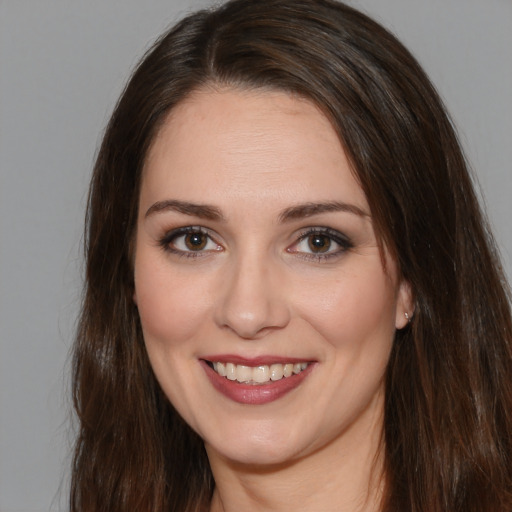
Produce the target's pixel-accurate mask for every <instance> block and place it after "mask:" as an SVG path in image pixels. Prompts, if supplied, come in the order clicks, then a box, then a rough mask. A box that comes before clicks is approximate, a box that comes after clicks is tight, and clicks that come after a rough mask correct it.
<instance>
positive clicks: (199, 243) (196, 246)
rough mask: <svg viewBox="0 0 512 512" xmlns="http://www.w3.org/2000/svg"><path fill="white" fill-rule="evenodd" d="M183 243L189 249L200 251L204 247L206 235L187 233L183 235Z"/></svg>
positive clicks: (206, 240)
mask: <svg viewBox="0 0 512 512" xmlns="http://www.w3.org/2000/svg"><path fill="white" fill-rule="evenodd" d="M184 241H185V245H186V246H187V249H189V250H191V251H200V250H201V249H204V248H205V247H206V244H207V242H208V236H207V235H205V234H204V233H188V234H187V235H185V240H184Z"/></svg>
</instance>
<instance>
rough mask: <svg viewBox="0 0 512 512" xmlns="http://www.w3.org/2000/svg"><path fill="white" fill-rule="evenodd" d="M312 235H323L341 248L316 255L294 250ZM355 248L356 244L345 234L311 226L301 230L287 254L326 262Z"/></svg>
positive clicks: (325, 227)
mask: <svg viewBox="0 0 512 512" xmlns="http://www.w3.org/2000/svg"><path fill="white" fill-rule="evenodd" d="M312 235H322V236H326V237H328V238H329V239H330V240H331V241H333V242H334V243H335V244H337V245H338V246H339V248H338V249H336V250H334V251H328V252H325V253H314V252H305V251H298V250H293V247H296V246H297V245H299V244H300V243H301V242H303V241H304V240H305V239H306V238H308V237H309V236H312ZM352 247H354V244H353V243H352V241H351V240H350V238H349V237H348V236H347V235H345V234H344V233H342V232H340V231H338V230H336V229H332V228H329V227H327V226H311V227H307V228H304V229H302V230H301V232H300V233H299V234H298V238H297V240H296V241H295V242H294V243H293V244H292V245H291V246H290V247H288V249H287V252H290V253H292V254H296V255H297V256H300V257H301V258H304V259H308V260H311V259H313V260H316V261H321V260H326V259H329V258H334V257H339V256H341V255H343V254H344V253H345V252H346V251H348V250H349V249H351V248H352Z"/></svg>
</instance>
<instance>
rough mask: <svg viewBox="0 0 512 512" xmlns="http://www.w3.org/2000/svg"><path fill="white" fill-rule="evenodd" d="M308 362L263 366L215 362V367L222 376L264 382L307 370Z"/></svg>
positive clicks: (251, 381) (241, 380)
mask: <svg viewBox="0 0 512 512" xmlns="http://www.w3.org/2000/svg"><path fill="white" fill-rule="evenodd" d="M307 366H308V363H295V364H294V363H287V364H278V363H276V364H271V365H270V366H269V365H266V364H265V365H262V366H244V365H241V364H234V363H221V362H215V363H213V369H214V370H215V371H216V372H217V373H218V374H219V375H220V376H222V377H227V378H228V379H229V380H236V381H238V382H244V383H255V384H263V383H265V382H269V381H271V380H273V381H274V380H280V379H282V378H285V377H290V376H291V375H293V374H295V373H300V372H301V371H302V370H305V369H306V368H307Z"/></svg>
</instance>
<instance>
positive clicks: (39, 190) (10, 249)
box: [0, 0, 512, 512]
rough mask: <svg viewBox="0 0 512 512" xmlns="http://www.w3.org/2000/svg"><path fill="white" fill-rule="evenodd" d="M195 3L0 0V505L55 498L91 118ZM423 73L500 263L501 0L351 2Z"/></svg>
mask: <svg viewBox="0 0 512 512" xmlns="http://www.w3.org/2000/svg"><path fill="white" fill-rule="evenodd" d="M208 3H209V2H207V1H206V0H203V1H201V0H197V1H196V0H194V1H189V2H187V1H184V0H182V1H179V0H145V1H141V0H119V1H114V0H110V1H106V0H88V1H87V2H81V1H79V0H75V1H71V0H0V336H1V338H0V343H1V345H0V351H1V353H0V406H1V410H0V511H1V512H14V511H16V512H21V511H23V512H43V511H48V510H66V509H67V504H66V499H67V496H66V493H67V485H68V472H69V458H70V446H71V440H72V437H73V435H72V424H71V422H70V417H71V413H70V403H69V402H70V401H69V361H68V357H69V356H68V354H69V348H70V344H71V340H72V338H73V330H74V323H75V318H76V313H77V307H78V304H79V297H80V287H81V262H82V256H81V229H82V219H83V213H84V206H85V197H86V190H87V185H88V179H89V175H90V171H91V167H92V163H93V159H94V156H95V152H96V149H97V147H98V143H99V141H100V138H101V133H102V130H103V128H104V126H105V123H106V121H107V119H108V116H109V113H110V112H111V110H112V107H113V104H114V102H115V101H116V98H117V96H118V94H119V92H120V90H121V88H122V86H123V84H124V82H125V80H126V78H127V76H128V74H129V71H130V69H132V68H133V66H134V65H135V63H136V62H137V60H138V58H139V57H140V56H141V55H142V54H143V52H144V50H145V49H147V48H148V45H149V44H150V43H151V42H152V41H153V40H154V39H155V37H156V36H157V35H158V34H159V33H160V32H161V31H162V30H163V29H164V28H165V27H166V26H168V25H169V24H170V23H172V22H174V21H176V20H177V19H178V18H180V17H182V16H183V15H184V14H185V13H187V12H188V11H190V10H193V9H194V8H196V7H199V6H202V5H207V4H208ZM351 3H352V4H353V5H355V6H357V7H359V8H361V9H363V10H365V11H366V12H368V13H369V14H370V15H372V16H374V17H375V18H376V19H377V20H379V21H381V22H382V23H383V24H384V25H385V26H387V27H388V28H390V29H391V30H392V31H394V32H395V33H396V34H397V35H398V36H399V38H400V39H402V41H403V42H405V44H406V46H408V47H409V48H410V49H411V50H412V52H413V53H414V54H415V55H416V56H417V58H418V59H419V60H420V62H421V63H422V64H423V66H424V67H425V68H426V70H427V72H428V73H429V74H430V76H431V78H432V80H433V81H434V83H435V84H436V85H437V87H438V89H439V91H440V93H441V95H442V97H443V98H444V100H445V102H446V104H447V105H448V108H449V110H450V112H451V113H452V116H453V118H454V120H455V123H456V125H457V127H458V130H459V133H460V137H461V140H462V143H463V145H464V147H465V150H466V152H467V155H468V157H469V160H470V162H471V164H472V167H473V169H474V172H475V174H476V176H477V179H478V181H479V182H480V184H481V187H482V191H483V196H484V197H485V201H486V203H487V208H488V213H489V216H490V219H491V223H492V225H493V227H494V229H495V233H496V237H497V239H498V242H499V244H500V247H501V250H502V254H503V260H504V265H505V268H506V270H507V272H508V274H509V275H512V233H511V229H510V223H511V217H512V206H511V201H510V196H511V195H512V172H511V162H512V94H511V92H512V30H511V29H510V27H511V26H512V2H511V0H485V1H484V0H352V2H351Z"/></svg>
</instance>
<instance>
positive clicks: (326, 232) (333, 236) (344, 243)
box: [158, 226, 353, 262]
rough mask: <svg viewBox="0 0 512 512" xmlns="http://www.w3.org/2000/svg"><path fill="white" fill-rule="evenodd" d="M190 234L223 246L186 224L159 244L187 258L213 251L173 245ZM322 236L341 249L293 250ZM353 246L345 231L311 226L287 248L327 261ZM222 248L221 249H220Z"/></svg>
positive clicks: (302, 256)
mask: <svg viewBox="0 0 512 512" xmlns="http://www.w3.org/2000/svg"><path fill="white" fill-rule="evenodd" d="M188 234H198V235H203V236H206V237H207V238H208V240H207V242H206V244H208V243H209V242H213V243H214V244H216V245H217V247H219V248H220V247H221V246H220V244H218V243H217V242H215V240H214V239H213V237H212V236H211V233H210V232H209V231H208V230H206V229H205V228H203V227H201V226H186V227H181V228H178V229H173V230H172V231H170V232H168V233H166V234H165V235H164V236H163V237H162V238H161V239H160V240H159V241H158V245H159V246H160V247H161V248H162V249H163V250H164V251H165V252H168V253H171V254H175V255H177V256H179V257H185V258H198V257H203V256H206V255H207V254H208V253H209V252H211V251H212V249H208V250H206V251H205V250H202V248H201V249H200V250H198V251H193V250H190V251H187V250H182V249H177V248H176V247H173V243H176V240H177V239H179V238H180V237H184V236H185V235H188ZM314 235H316V236H322V237H326V238H327V239H328V240H329V242H334V243H335V244H337V245H338V246H339V249H336V250H334V251H331V250H330V247H329V248H328V251H329V252H325V253H314V252H311V253H308V252H305V251H297V250H293V249H292V248H293V247H297V246H298V245H299V244H301V243H302V242H303V241H304V240H307V239H308V238H309V237H311V236H314ZM352 247H353V244H352V242H351V241H350V239H349V238H348V237H347V236H346V235H344V234H343V233H340V232H339V231H336V230H334V229H331V228H327V227H311V228H307V229H306V230H305V231H303V232H301V233H300V234H299V237H298V239H297V241H296V242H294V243H293V244H292V245H291V246H290V247H288V248H287V249H286V251H287V252H289V253H292V254H295V255H297V256H298V257H300V258H303V259H305V260H309V261H311V260H313V261H317V262H321V261H325V260H328V259H331V258H335V257H339V256H341V255H342V254H344V253H345V252H346V251H348V250H349V249H351V248H352ZM218 250H221V249H218Z"/></svg>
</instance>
